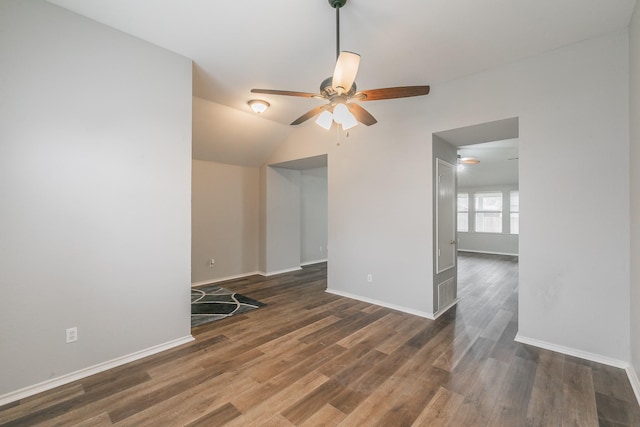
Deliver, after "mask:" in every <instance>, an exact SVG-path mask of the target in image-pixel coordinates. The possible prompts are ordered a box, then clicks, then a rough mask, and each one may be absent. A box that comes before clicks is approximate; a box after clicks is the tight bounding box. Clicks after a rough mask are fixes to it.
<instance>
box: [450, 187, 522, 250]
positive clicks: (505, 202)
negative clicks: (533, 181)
mask: <svg viewBox="0 0 640 427" xmlns="http://www.w3.org/2000/svg"><path fill="white" fill-rule="evenodd" d="M513 190H516V191H517V190H518V186H517V185H501V186H486V187H460V188H458V193H467V194H469V227H470V230H469V231H468V232H460V231H459V232H458V250H460V251H468V252H480V253H488V254H500V255H518V241H519V238H518V234H511V233H510V232H509V230H510V223H509V218H510V212H509V197H510V192H511V191H513ZM484 191H500V192H501V193H502V233H476V232H475V231H473V229H472V227H473V215H474V212H475V211H474V201H473V194H474V193H477V192H484Z"/></svg>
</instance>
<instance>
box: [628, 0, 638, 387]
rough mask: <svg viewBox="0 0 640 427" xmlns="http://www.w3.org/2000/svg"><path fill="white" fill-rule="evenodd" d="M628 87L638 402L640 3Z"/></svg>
mask: <svg viewBox="0 0 640 427" xmlns="http://www.w3.org/2000/svg"><path fill="white" fill-rule="evenodd" d="M629 52H630V72H629V76H630V77H631V79H630V83H631V87H630V90H629V94H630V97H631V99H630V101H631V102H630V109H631V111H630V117H631V120H630V125H631V127H630V129H631V135H630V136H631V138H630V139H631V155H630V156H629V162H630V170H631V179H630V183H631V188H630V190H631V191H630V193H629V194H630V195H631V219H632V220H631V365H632V368H631V369H632V371H633V372H634V374H635V375H634V377H635V384H634V386H635V390H636V396H637V397H638V399H639V400H640V381H639V380H638V378H640V223H639V222H638V218H640V170H639V169H638V166H637V165H638V164H640V3H636V8H635V11H634V14H633V17H632V19H631V25H630V28H629Z"/></svg>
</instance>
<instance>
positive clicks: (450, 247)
mask: <svg viewBox="0 0 640 427" xmlns="http://www.w3.org/2000/svg"><path fill="white" fill-rule="evenodd" d="M437 160H438V161H437V163H436V177H437V183H436V189H437V192H438V196H437V198H436V203H437V206H436V234H437V236H436V241H437V251H438V253H437V254H436V271H437V273H442V272H443V271H445V270H448V269H450V268H453V267H455V265H456V194H455V192H456V191H455V190H456V181H455V179H456V175H455V173H456V167H455V166H454V165H452V164H451V163H448V162H445V161H444V160H442V159H437Z"/></svg>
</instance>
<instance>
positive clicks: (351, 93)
mask: <svg viewBox="0 0 640 427" xmlns="http://www.w3.org/2000/svg"><path fill="white" fill-rule="evenodd" d="M328 1H329V5H330V6H331V7H332V8H334V9H335V10H336V58H337V61H336V66H335V69H334V71H333V76H332V77H328V78H326V79H325V80H324V81H323V82H322V83H321V84H320V93H319V94H314V93H308V92H295V91H288V90H273V89H251V93H263V94H269V95H284V96H299V97H303V98H316V99H324V100H327V101H329V102H328V103H326V104H323V105H320V106H318V107H315V108H313V109H311V110H309V111H307V112H306V113H305V114H303V115H302V116H300V117H298V118H297V119H296V120H294V121H293V122H291V124H292V125H299V124H300V123H303V122H305V121H307V120H309V119H311V118H313V117H315V116H318V115H319V117H318V118H317V120H316V124H318V125H319V126H321V127H323V128H325V129H327V130H329V129H330V128H331V126H332V125H333V123H334V122H335V123H336V125H341V126H342V130H344V131H346V130H347V129H351V128H352V127H354V126H356V125H357V124H358V122H360V123H363V124H365V125H367V126H371V125H373V124H376V123H377V122H378V121H377V120H376V119H375V117H373V116H372V115H371V113H369V112H368V111H367V110H365V109H364V108H363V107H361V106H360V104H357V103H355V102H353V101H358V102H364V101H378V100H382V99H395V98H406V97H410V96H421V95H427V94H428V93H429V86H427V85H424V86H403V87H388V88H382V89H371V90H363V91H360V92H358V90H357V87H356V83H355V80H356V75H357V74H358V67H359V66H360V55H358V54H357V53H353V52H347V51H340V8H341V7H343V6H344V5H345V4H346V3H347V0H328Z"/></svg>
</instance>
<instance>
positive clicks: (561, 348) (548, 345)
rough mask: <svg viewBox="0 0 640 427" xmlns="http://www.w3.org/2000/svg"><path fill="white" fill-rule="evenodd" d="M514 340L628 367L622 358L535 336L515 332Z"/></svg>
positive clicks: (606, 363)
mask: <svg viewBox="0 0 640 427" xmlns="http://www.w3.org/2000/svg"><path fill="white" fill-rule="evenodd" d="M514 341H515V342H519V343H522V344H528V345H532V346H534V347H539V348H544V349H545V350H551V351H555V352H556V353H562V354H567V355H569V356H575V357H578V358H580V359H585V360H590V361H592V362H597V363H602V364H603V365H609V366H613V367H615V368H620V369H627V368H628V367H629V363H628V362H625V361H622V360H618V359H613V358H611V357H606V356H602V355H600V354H595V353H589V352H587V351H582V350H578V349H575V348H571V347H565V346H562V345H558V344H552V343H549V342H546V341H540V340H537V339H535V338H528V337H523V336H522V335H520V334H519V333H518V334H516V337H515V338H514Z"/></svg>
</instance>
